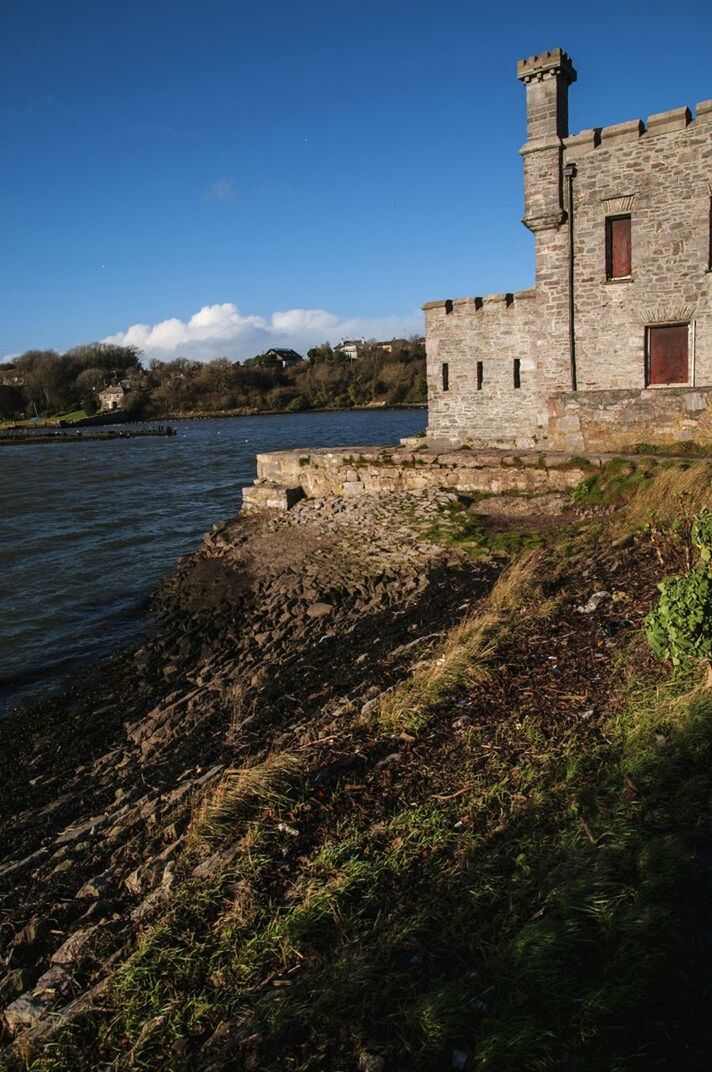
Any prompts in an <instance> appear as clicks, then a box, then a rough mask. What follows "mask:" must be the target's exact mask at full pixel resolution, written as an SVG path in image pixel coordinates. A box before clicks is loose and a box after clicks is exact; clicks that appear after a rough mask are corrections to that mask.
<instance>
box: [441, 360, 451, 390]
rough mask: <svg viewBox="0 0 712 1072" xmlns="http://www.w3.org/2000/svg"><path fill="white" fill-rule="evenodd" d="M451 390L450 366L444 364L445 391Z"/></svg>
mask: <svg viewBox="0 0 712 1072" xmlns="http://www.w3.org/2000/svg"><path fill="white" fill-rule="evenodd" d="M449 390H450V366H449V365H448V364H447V362H445V363H444V364H443V391H449Z"/></svg>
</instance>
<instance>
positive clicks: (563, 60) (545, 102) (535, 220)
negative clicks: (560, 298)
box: [517, 48, 576, 232]
mask: <svg viewBox="0 0 712 1072" xmlns="http://www.w3.org/2000/svg"><path fill="white" fill-rule="evenodd" d="M517 77H518V78H519V80H520V81H521V82H523V83H524V84H525V86H526V87H527V141H526V144H525V145H523V146H522V148H521V149H520V150H519V151H520V153H521V154H522V157H523V158H524V221H523V222H524V224H525V225H526V226H527V227H528V228H529V230H530V231H534V232H537V231H546V230H549V229H551V228H558V227H560V226H561V223H562V222H563V220H564V218H565V213H564V209H563V184H562V176H561V165H562V155H563V139H564V138H566V137H568V133H569V100H568V98H569V86H570V85H571V83H572V82H575V81H576V71H575V70H574V67H573V64H572V63H571V60H570V58H569V57H568V56H567V54H566V53H565V52H564V51H563V50H562V49H560V48H554V49H552V50H551V51H550V52H542V53H541V54H540V55H538V56H530V57H529V59H527V60H519V62H518V63H517Z"/></svg>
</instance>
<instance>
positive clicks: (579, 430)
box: [549, 387, 712, 452]
mask: <svg viewBox="0 0 712 1072" xmlns="http://www.w3.org/2000/svg"><path fill="white" fill-rule="evenodd" d="M686 441H687V442H690V441H692V442H696V443H710V442H712V387H705V388H696V389H693V388H689V387H688V388H665V389H657V390H654V389H649V390H621V391H576V392H573V391H571V392H562V393H560V394H558V395H554V396H553V397H552V398H551V399H550V400H549V444H550V447H552V448H553V449H555V450H568V451H575V452H578V451H617V450H622V451H626V450H632V449H634V448H635V447H636V446H637V445H638V444H640V443H650V444H653V445H656V446H668V445H671V444H675V443H681V442H683V443H684V442H686Z"/></svg>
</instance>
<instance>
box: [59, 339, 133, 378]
mask: <svg viewBox="0 0 712 1072" xmlns="http://www.w3.org/2000/svg"><path fill="white" fill-rule="evenodd" d="M64 356H65V358H67V360H68V361H71V362H73V363H74V364H76V365H78V366H80V367H81V368H85V369H88V368H98V369H105V370H106V371H107V372H116V373H123V372H126V371H128V369H131V368H137V367H138V366H139V365H140V364H141V360H140V359H141V351H140V350H139V349H138V347H136V346H119V345H118V344H117V343H111V342H89V343H83V344H82V345H81V346H73V347H72V348H71V350H67V352H66V354H65V355H64Z"/></svg>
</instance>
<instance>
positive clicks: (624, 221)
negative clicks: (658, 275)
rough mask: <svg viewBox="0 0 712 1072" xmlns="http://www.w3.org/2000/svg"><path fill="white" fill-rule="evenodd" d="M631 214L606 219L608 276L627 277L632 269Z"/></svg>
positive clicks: (612, 277) (614, 277) (613, 277)
mask: <svg viewBox="0 0 712 1072" xmlns="http://www.w3.org/2000/svg"><path fill="white" fill-rule="evenodd" d="M631 254H632V247H631V233H630V216H609V217H608V218H607V220H606V277H607V278H608V279H625V278H626V277H627V276H629V275H630V274H631V271H632V266H633V262H632V255H631Z"/></svg>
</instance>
